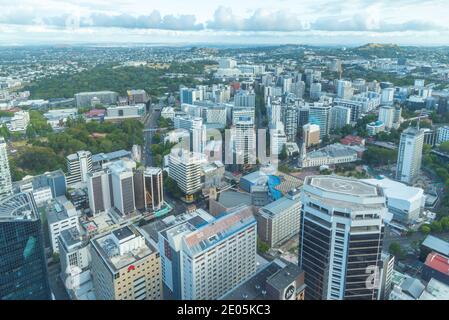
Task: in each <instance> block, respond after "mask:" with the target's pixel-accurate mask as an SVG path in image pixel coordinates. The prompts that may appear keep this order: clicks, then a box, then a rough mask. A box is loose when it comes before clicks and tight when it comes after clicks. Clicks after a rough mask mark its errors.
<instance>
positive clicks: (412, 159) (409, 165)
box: [396, 127, 424, 184]
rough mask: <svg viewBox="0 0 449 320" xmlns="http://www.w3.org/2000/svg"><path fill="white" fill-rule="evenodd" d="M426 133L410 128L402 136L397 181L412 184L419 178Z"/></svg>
mask: <svg viewBox="0 0 449 320" xmlns="http://www.w3.org/2000/svg"><path fill="white" fill-rule="evenodd" d="M423 144H424V132H423V131H422V130H419V129H417V128H413V127H409V128H407V129H406V130H404V132H402V134H401V140H400V142H399V150H398V161H397V168H396V179H398V180H399V181H402V182H405V183H407V184H412V183H413V181H414V180H415V179H416V178H417V177H418V176H419V172H420V169H421V161H422V149H423Z"/></svg>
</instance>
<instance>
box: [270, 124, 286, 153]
mask: <svg viewBox="0 0 449 320" xmlns="http://www.w3.org/2000/svg"><path fill="white" fill-rule="evenodd" d="M286 143H287V136H286V134H285V131H284V124H283V123H282V122H276V123H275V124H274V125H273V126H272V127H271V128H270V148H271V154H273V155H275V154H277V155H279V154H281V152H282V149H283V148H284V146H285V144H286Z"/></svg>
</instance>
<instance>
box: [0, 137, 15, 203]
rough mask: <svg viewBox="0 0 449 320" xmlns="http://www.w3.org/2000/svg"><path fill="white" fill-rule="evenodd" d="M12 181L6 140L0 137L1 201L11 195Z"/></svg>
mask: <svg viewBox="0 0 449 320" xmlns="http://www.w3.org/2000/svg"><path fill="white" fill-rule="evenodd" d="M11 193H12V181H11V172H10V171H9V161H8V152H7V145H6V142H5V139H4V138H3V137H0V199H2V198H4V197H7V196H9V195H11Z"/></svg>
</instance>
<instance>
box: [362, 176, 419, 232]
mask: <svg viewBox="0 0 449 320" xmlns="http://www.w3.org/2000/svg"><path fill="white" fill-rule="evenodd" d="M363 181H364V182H366V183H369V184H371V185H374V186H378V187H380V188H382V190H383V192H384V194H385V196H386V198H387V200H388V202H387V203H388V211H389V212H390V213H391V214H393V219H394V220H397V221H399V222H401V223H405V224H411V223H416V222H417V221H418V219H419V215H420V213H421V212H422V210H423V208H424V204H425V196H424V190H423V189H421V188H415V187H409V186H407V185H404V184H403V183H400V182H397V181H393V180H390V179H388V178H384V179H364V180H363Z"/></svg>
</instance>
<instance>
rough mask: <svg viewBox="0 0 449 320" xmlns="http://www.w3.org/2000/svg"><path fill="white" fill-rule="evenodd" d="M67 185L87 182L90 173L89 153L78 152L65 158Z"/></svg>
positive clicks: (90, 159) (90, 156) (90, 157)
mask: <svg viewBox="0 0 449 320" xmlns="http://www.w3.org/2000/svg"><path fill="white" fill-rule="evenodd" d="M66 160H67V161H66V162H67V185H73V184H76V183H79V182H83V183H85V182H87V177H88V173H89V172H92V154H91V153H90V151H78V152H77V153H73V154H70V155H68V156H67V158H66Z"/></svg>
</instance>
